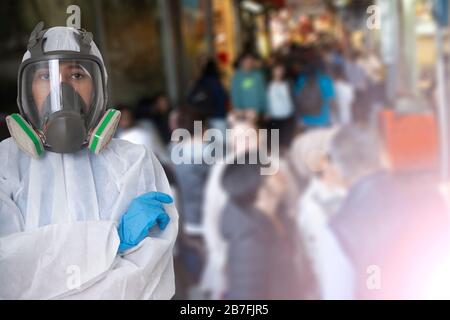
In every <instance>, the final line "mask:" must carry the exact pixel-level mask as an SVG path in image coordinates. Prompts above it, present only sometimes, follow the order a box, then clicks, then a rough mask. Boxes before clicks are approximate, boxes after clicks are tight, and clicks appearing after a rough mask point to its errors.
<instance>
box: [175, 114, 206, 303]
mask: <svg viewBox="0 0 450 320" xmlns="http://www.w3.org/2000/svg"><path fill="white" fill-rule="evenodd" d="M205 119H206V117H205V115H204V114H203V112H202V110H199V109H198V108H196V107H193V106H183V107H181V108H180V110H177V117H176V121H177V129H182V130H185V131H186V132H187V133H189V136H190V137H189V138H188V139H184V138H183V139H182V141H172V146H171V148H172V160H174V159H173V155H174V153H175V154H176V155H177V156H180V157H181V158H182V160H183V161H180V162H179V161H173V162H174V163H173V166H174V171H175V176H176V179H177V185H178V186H179V191H180V193H179V199H180V206H179V208H180V217H181V219H180V221H181V223H182V228H183V233H184V238H183V239H182V240H184V241H185V243H183V244H182V247H184V248H188V250H187V251H186V252H182V255H183V256H184V261H185V264H186V268H187V270H188V273H189V279H190V280H189V282H190V284H191V293H190V294H191V298H192V297H193V296H192V295H197V294H198V292H197V291H198V288H197V286H198V284H199V281H200V277H201V274H202V272H203V268H204V264H205V245H204V232H205V230H204V226H203V208H202V204H203V199H204V194H205V184H206V180H207V178H208V174H209V169H210V166H209V165H207V164H206V163H205V162H204V161H203V151H204V148H205V144H204V141H203V133H204V130H205V129H206V128H205ZM195 122H197V124H202V129H203V131H202V132H196V130H195V127H194V126H195Z"/></svg>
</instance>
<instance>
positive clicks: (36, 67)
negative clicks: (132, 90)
mask: <svg viewBox="0 0 450 320" xmlns="http://www.w3.org/2000/svg"><path fill="white" fill-rule="evenodd" d="M49 30H51V29H49ZM70 30H71V31H72V30H73V37H74V39H75V41H76V42H77V44H78V46H79V48H80V50H79V51H69V50H65V51H47V52H44V47H45V43H46V41H49V40H50V41H51V39H48V38H50V37H51V35H50V36H49V37H47V36H46V33H47V32H48V30H43V23H39V24H38V26H37V27H36V28H35V30H34V31H33V33H32V34H31V37H30V41H29V44H28V51H29V52H30V54H31V57H30V58H29V59H26V60H24V61H23V62H22V64H21V66H20V69H19V81H18V88H19V94H18V106H19V110H20V114H13V115H11V116H9V117H8V118H7V124H8V128H9V131H10V133H11V136H12V137H13V138H14V139H15V141H16V143H17V144H18V146H19V147H20V148H21V149H22V150H23V151H24V152H26V153H28V154H29V155H31V156H32V157H35V158H38V157H39V156H41V155H42V154H43V153H44V150H47V151H50V152H55V153H61V154H66V153H75V152H77V151H80V150H81V149H83V148H86V147H88V148H89V149H90V150H91V151H92V152H94V153H95V154H98V153H100V152H101V151H102V150H103V149H104V148H105V147H106V145H107V144H108V143H109V141H110V140H111V138H112V136H113V135H114V133H115V131H116V129H117V125H118V122H119V119H120V112H119V111H117V110H114V109H109V110H107V109H106V101H107V94H106V79H105V77H106V76H105V75H106V72H105V70H104V66H103V62H102V61H101V60H100V59H99V58H98V57H97V56H95V55H93V54H91V53H90V52H91V43H93V42H92V34H90V33H88V32H86V31H84V30H76V29H70Z"/></svg>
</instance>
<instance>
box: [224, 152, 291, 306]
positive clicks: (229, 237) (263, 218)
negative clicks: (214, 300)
mask: <svg viewBox="0 0 450 320" xmlns="http://www.w3.org/2000/svg"><path fill="white" fill-rule="evenodd" d="M241 156H244V157H247V156H250V154H244V155H241ZM260 169H261V166H260V165H256V164H245V165H242V164H230V165H228V166H227V167H226V168H225V171H224V174H223V177H222V185H223V188H224V190H225V191H226V192H227V194H228V197H229V201H228V203H227V204H226V206H225V208H224V211H223V214H222V223H221V230H222V234H223V236H224V238H225V239H226V241H227V243H228V259H227V264H226V273H227V281H228V285H227V292H226V295H225V296H226V298H227V299H230V300H242V299H244V300H245V299H249V300H255V299H296V298H298V297H299V293H298V292H299V290H300V284H299V281H298V278H297V277H296V275H297V270H296V268H295V249H294V248H295V245H294V240H293V238H294V237H293V232H292V231H291V228H292V226H293V223H292V222H291V221H290V219H289V217H288V215H287V214H286V210H285V208H284V206H283V195H284V193H285V187H284V181H283V178H282V176H281V175H279V174H276V175H272V176H262V175H261V172H260Z"/></svg>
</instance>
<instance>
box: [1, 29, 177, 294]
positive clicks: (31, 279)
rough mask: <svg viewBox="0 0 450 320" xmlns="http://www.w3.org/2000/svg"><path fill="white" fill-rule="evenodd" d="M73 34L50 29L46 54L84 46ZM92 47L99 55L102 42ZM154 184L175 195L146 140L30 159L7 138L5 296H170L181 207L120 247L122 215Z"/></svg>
mask: <svg viewBox="0 0 450 320" xmlns="http://www.w3.org/2000/svg"><path fill="white" fill-rule="evenodd" d="M72 33H73V29H70V28H64V27H58V28H53V29H50V31H48V33H47V34H46V36H47V35H48V37H47V42H46V45H45V51H54V50H79V47H78V44H77V43H76V42H75V40H74V39H73V34H72ZM91 53H92V54H95V55H97V56H99V57H100V58H101V56H100V53H99V52H98V49H96V47H95V45H93V49H92V52H91ZM27 57H29V53H27V54H26V55H25V56H24V60H25V59H27ZM152 191H158V192H164V193H167V194H171V191H170V187H169V183H168V181H167V178H166V176H165V173H164V171H163V169H162V167H161V165H160V163H159V162H158V160H157V159H156V157H155V156H154V154H153V153H152V152H151V151H149V150H148V149H146V148H145V147H143V146H138V145H133V144H130V143H128V142H125V141H121V140H112V141H111V142H110V144H109V145H108V146H107V147H106V149H105V150H104V151H102V153H100V155H98V156H96V155H94V154H93V153H91V152H90V151H89V150H87V149H84V150H82V151H80V152H78V153H75V154H65V155H62V154H56V153H50V152H46V153H44V155H43V156H42V157H41V158H40V159H32V158H30V157H29V156H27V155H26V154H25V153H23V152H22V151H21V150H20V149H19V148H18V147H17V145H16V143H15V142H14V141H13V140H12V139H8V140H5V141H3V142H2V143H0V299H170V298H171V297H172V296H173V294H174V291H175V283H174V270H173V257H172V250H173V246H174V243H175V239H176V236H177V233H178V213H177V210H176V208H175V206H174V205H173V204H171V205H165V208H166V211H167V213H168V215H169V216H170V219H171V220H170V223H169V224H168V226H167V228H166V229H165V230H164V231H158V232H152V233H151V234H150V236H149V237H147V238H145V239H144V240H143V241H142V242H141V243H140V244H139V245H138V246H137V247H135V248H133V249H130V250H128V251H126V252H125V253H124V254H122V255H118V254H117V250H118V247H119V242H120V239H119V235H118V231H117V224H118V221H119V219H120V217H121V216H122V215H123V214H124V213H125V212H126V210H127V208H128V206H129V205H130V203H131V201H132V200H133V199H134V198H136V197H138V196H140V195H142V194H144V193H148V192H152Z"/></svg>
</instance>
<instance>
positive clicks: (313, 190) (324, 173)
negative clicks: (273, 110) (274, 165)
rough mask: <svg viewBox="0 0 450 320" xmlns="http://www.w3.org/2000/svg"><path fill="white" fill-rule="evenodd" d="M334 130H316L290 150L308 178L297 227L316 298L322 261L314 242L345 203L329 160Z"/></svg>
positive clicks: (339, 181)
mask: <svg viewBox="0 0 450 320" xmlns="http://www.w3.org/2000/svg"><path fill="white" fill-rule="evenodd" d="M337 130H338V129H337V128H329V129H315V130H310V131H308V132H306V133H304V134H302V135H300V136H299V137H298V138H297V139H296V141H295V142H294V144H293V146H292V150H295V154H296V155H297V157H298V158H297V161H299V162H301V163H302V166H303V167H304V169H303V171H304V173H303V175H304V176H306V177H309V182H308V185H307V186H306V188H305V190H304V191H303V193H302V194H301V195H300V198H299V202H298V203H297V208H298V209H297V215H296V218H297V219H296V220H297V226H298V231H299V233H300V235H301V236H302V240H303V243H304V249H305V250H306V253H307V257H308V260H309V263H310V265H311V268H312V270H313V276H314V278H315V281H316V283H317V286H318V287H317V289H318V294H319V297H320V296H321V291H322V288H323V285H322V284H321V281H322V280H323V276H322V269H323V267H324V266H323V261H321V252H320V250H321V249H322V248H321V247H320V245H318V242H317V239H318V238H319V236H320V233H321V230H322V229H323V228H324V226H325V225H327V223H328V221H329V220H330V219H331V217H333V216H334V215H335V214H336V213H337V211H338V210H339V206H340V204H341V203H342V201H343V200H344V199H345V195H346V192H345V189H344V188H343V187H342V186H341V178H340V176H339V175H338V173H337V172H336V169H335V167H334V165H333V163H332V162H331V161H330V158H329V151H330V146H331V143H332V139H333V137H334V136H335V135H336V132H337Z"/></svg>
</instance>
